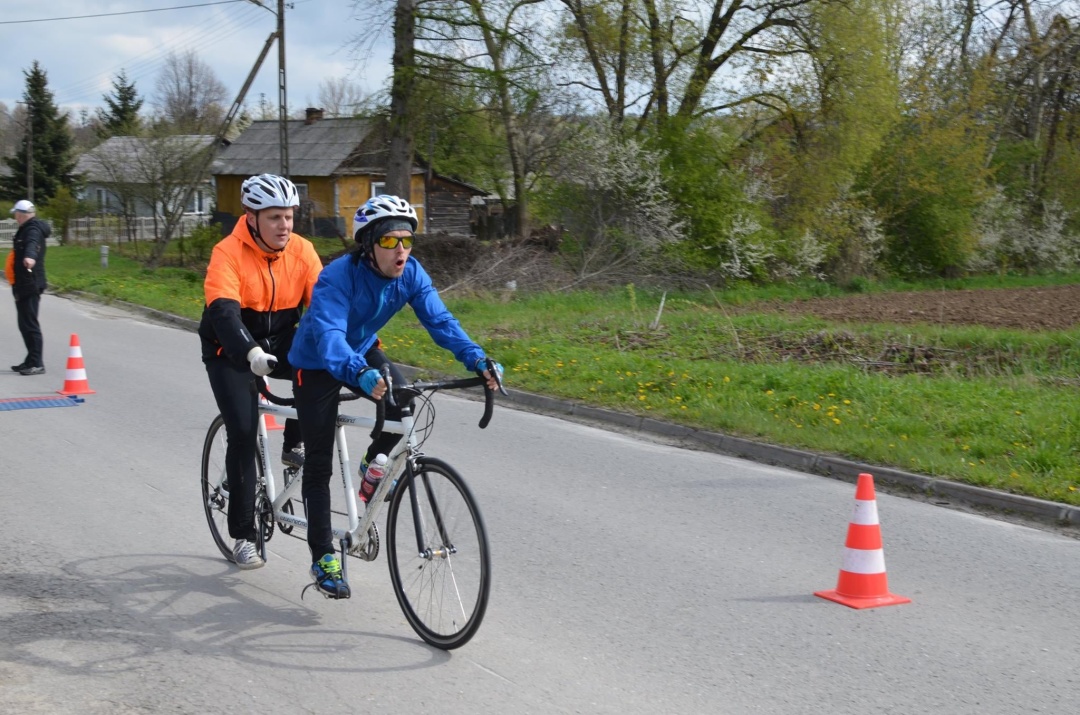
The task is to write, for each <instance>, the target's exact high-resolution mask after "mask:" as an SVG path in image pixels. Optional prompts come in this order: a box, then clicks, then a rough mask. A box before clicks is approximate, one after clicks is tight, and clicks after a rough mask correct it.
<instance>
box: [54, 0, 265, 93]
mask: <svg viewBox="0 0 1080 715" xmlns="http://www.w3.org/2000/svg"><path fill="white" fill-rule="evenodd" d="M262 18H263V15H262V13H260V12H259V10H258V8H256V7H255V6H252V5H249V6H247V7H245V8H242V9H239V10H238V11H236V12H234V13H233V15H232V17H231V18H229V21H228V22H223V23H219V24H216V25H215V26H212V27H211V29H209V30H207V29H206V27H205V26H198V25H197V26H194V27H192V28H191V29H189V30H187V31H185V32H184V33H182V34H180V35H179V36H177V37H176V38H174V39H173V40H172V41H170V42H168V43H165V44H161V45H158V46H157V47H154V48H152V49H150V50H147V51H145V52H143V53H141V54H139V55H135V56H133V57H129V58H128V59H127V60H126V61H124V62H122V63H121V64H119V65H117V66H116V67H114V68H112V69H110V70H108V71H105V72H98V73H95V74H94V75H92V76H89V77H85V78H84V79H81V80H77V81H75V82H73V83H71V84H68V85H58V86H57V88H56V89H55V90H54V91H53V93H54V94H55V95H56V97H57V98H58V99H61V100H62V101H63V102H65V103H71V102H78V101H79V100H83V99H87V100H89V99H100V96H101V94H102V92H103V91H105V90H107V82H106V81H107V80H110V79H112V77H113V76H115V75H116V74H117V72H119V71H120V70H124V71H125V73H126V75H127V78H128V80H129V81H131V82H135V83H144V82H152V81H153V76H154V75H156V74H157V73H158V72H159V71H160V70H161V68H162V67H163V66H164V64H165V62H166V60H167V56H168V55H169V54H170V53H176V54H178V55H182V54H184V53H185V52H187V51H196V52H197V51H198V50H200V49H203V48H205V47H209V46H211V45H213V44H215V43H218V42H220V41H221V40H223V39H224V38H225V37H228V36H230V35H234V34H236V33H237V32H240V31H243V30H245V29H247V28H248V27H251V26H252V25H254V24H256V23H258V22H259V21H260V20H261V19H262ZM103 87H105V90H103V89H102V88H103ZM143 94H144V98H145V97H147V96H148V93H147V92H146V90H145V88H144V90H143Z"/></svg>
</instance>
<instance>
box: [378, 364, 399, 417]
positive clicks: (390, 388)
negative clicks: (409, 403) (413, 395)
mask: <svg viewBox="0 0 1080 715" xmlns="http://www.w3.org/2000/svg"><path fill="white" fill-rule="evenodd" d="M379 374H380V375H382V379H383V381H384V382H386V399H387V402H388V403H389V404H390V406H391V407H397V402H395V401H394V376H393V375H391V374H390V366H389V365H383V366H382V367H381V368H379Z"/></svg>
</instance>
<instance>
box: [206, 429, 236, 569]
mask: <svg viewBox="0 0 1080 715" xmlns="http://www.w3.org/2000/svg"><path fill="white" fill-rule="evenodd" d="M225 448H226V442H225V420H223V419H222V418H221V415H218V416H217V417H215V418H214V421H213V422H211V423H210V429H209V430H207V431H206V440H205V441H204V442H203V453H202V502H203V510H204V511H205V512H206V523H207V524H208V525H209V526H210V535H211V536H213V537H214V543H216V544H217V547H218V548H219V549H220V550H221V553H222V555H224V556H225V558H227V559H228V560H229V561H232V560H233V553H232V544H230V543H229V542H228V541H227V539H228V537H229V485H228V483H227V481H226V476H225Z"/></svg>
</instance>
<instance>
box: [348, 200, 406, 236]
mask: <svg viewBox="0 0 1080 715" xmlns="http://www.w3.org/2000/svg"><path fill="white" fill-rule="evenodd" d="M383 218H394V219H399V220H402V221H407V222H408V223H409V224H410V225H411V226H412V230H413V231H415V230H416V227H417V225H419V223H420V222H419V221H418V220H417V218H416V210H415V209H414V208H413V207H412V206H410V205H409V202H408V201H406V200H405V199H401V198H398V197H397V196H391V195H390V194H383V195H382V196H373V197H371V198H370V199H368V200H367V203H365V204H364V205H363V206H361V207H360V208H358V209H356V215H354V216H353V224H352V227H353V232H352V234H353V239H354V240H359V237H358V234H359V233H360V231H361V230H363V229H365V228H367V227H368V226H370V225H371V224H372V223H374V222H375V221H378V220H379V219H383Z"/></svg>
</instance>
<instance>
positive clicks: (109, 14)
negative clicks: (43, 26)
mask: <svg viewBox="0 0 1080 715" xmlns="http://www.w3.org/2000/svg"><path fill="white" fill-rule="evenodd" d="M247 1H248V0H218V2H204V3H201V4H199V5H178V6H176V7H156V8H153V9H150V10H127V11H125V12H105V13H101V14H98V15H72V16H70V17H42V18H38V19H37V20H0V25H20V24H24V23H27V22H56V21H58V20H85V19H87V18H91V17H116V16H117V15H138V14H141V13H146V12H164V11H165V10H187V9H189V8H193V7H208V6H210V5H229V4H230V3H234V2H247Z"/></svg>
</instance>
